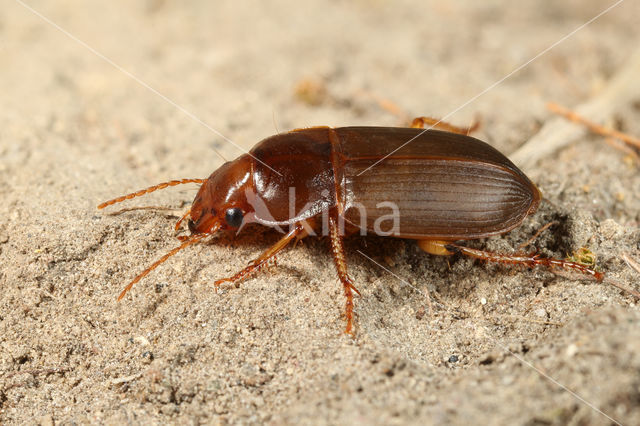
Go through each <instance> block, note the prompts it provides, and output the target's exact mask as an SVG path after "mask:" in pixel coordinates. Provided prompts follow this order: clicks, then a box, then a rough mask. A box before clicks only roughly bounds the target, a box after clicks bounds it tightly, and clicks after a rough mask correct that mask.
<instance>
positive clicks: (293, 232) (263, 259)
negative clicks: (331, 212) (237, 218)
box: [213, 223, 307, 287]
mask: <svg viewBox="0 0 640 426" xmlns="http://www.w3.org/2000/svg"><path fill="white" fill-rule="evenodd" d="M306 236H307V230H306V229H305V226H304V225H303V224H302V223H297V224H295V225H294V226H293V227H292V228H291V229H290V230H289V232H287V234H286V235H285V236H284V237H282V239H280V241H278V242H277V243H275V244H274V245H272V246H271V247H269V248H268V249H267V250H265V251H264V252H263V253H262V254H261V255H260V256H259V257H258V258H257V259H255V260H254V261H252V262H251V263H250V264H249V266H247V267H246V268H244V269H243V270H241V271H240V272H238V273H237V274H235V275H233V276H231V277H229V278H221V279H219V280H217V281H216V282H214V283H213V284H214V285H215V286H216V287H219V286H220V284H222V283H227V282H228V283H235V282H237V281H240V280H242V279H244V278H247V277H248V276H249V275H251V274H253V273H255V272H257V271H259V270H260V269H261V268H262V267H263V266H265V265H266V264H267V263H268V262H269V260H271V259H273V258H274V257H275V255H276V254H278V253H279V252H280V251H282V249H284V248H285V247H286V246H287V245H288V244H289V243H290V242H291V241H293V240H294V239H296V238H297V239H301V238H304V237H306Z"/></svg>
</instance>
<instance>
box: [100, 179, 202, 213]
mask: <svg viewBox="0 0 640 426" xmlns="http://www.w3.org/2000/svg"><path fill="white" fill-rule="evenodd" d="M206 181H207V180H206V179H178V180H171V181H169V182H162V183H159V184H157V185H153V186H150V187H149V188H145V189H141V190H140V191H136V192H132V193H131V194H127V195H123V196H121V197H118V198H114V199H113V200H109V201H105V202H104V203H102V204H100V205H99V206H98V209H103V208H105V207H107V206H110V205H112V204H116V203H120V202H122V201H124V200H130V199H132V198H135V197H140V196H142V195H145V194H149V193H150V192H154V191H158V190H160V189H164V188H167V187H169V186H176V185H182V184H184V183H199V184H203V183H205V182H206Z"/></svg>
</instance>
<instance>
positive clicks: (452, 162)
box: [98, 117, 603, 333]
mask: <svg viewBox="0 0 640 426" xmlns="http://www.w3.org/2000/svg"><path fill="white" fill-rule="evenodd" d="M425 125H431V127H438V129H434V128H429V129H425V128H424V127H425ZM470 130H472V129H464V128H459V127H455V126H453V125H451V124H448V123H444V122H440V121H437V120H435V119H432V118H429V117H418V118H416V119H415V120H414V121H413V123H412V125H411V127H340V128H330V127H311V128H305V129H295V130H292V131H290V132H287V133H283V134H278V135H275V136H271V137H268V138H266V139H264V140H262V141H261V142H259V143H258V144H257V145H256V146H254V147H253V149H251V151H249V152H248V153H246V154H244V155H241V156H240V157H238V158H236V159H235V160H233V161H231V162H226V163H224V164H223V165H222V166H221V167H219V168H218V169H217V170H215V171H214V172H213V173H212V174H211V175H210V176H209V177H208V178H207V179H181V180H174V181H169V182H164V183H161V184H158V185H155V186H152V187H149V188H147V189H143V190H141V191H138V192H134V193H131V194H128V195H124V196H121V197H118V198H115V199H113V200H110V201H107V202H105V203H102V204H100V205H99V206H98V208H99V209H102V208H104V207H106V206H109V205H111V204H115V203H118V202H121V201H124V200H127V199H130V198H134V197H137V196H141V195H144V194H148V193H150V192H153V191H156V190H159V189H163V188H166V187H169V186H175V185H179V184H185V183H198V184H200V188H199V190H198V193H197V195H196V196H195V199H194V201H193V203H192V205H191V208H190V209H189V210H188V211H187V212H186V213H185V215H184V216H182V218H180V220H178V222H177V223H176V226H175V228H176V230H177V229H179V227H180V224H181V223H182V221H183V220H185V219H188V221H187V224H188V229H189V231H190V236H184V237H179V238H181V240H182V244H180V245H179V246H177V247H175V248H174V249H173V250H171V251H169V252H168V253H167V254H165V255H164V256H163V257H161V258H160V259H159V260H157V261H156V262H154V263H153V264H152V265H151V266H149V267H148V268H147V269H145V270H144V271H143V272H142V273H140V274H139V275H138V276H137V277H135V278H134V279H133V280H132V281H131V282H130V283H129V284H128V285H127V286H126V287H125V288H124V290H122V292H121V293H120V295H119V297H118V300H121V299H122V298H123V297H124V296H125V294H126V293H127V292H128V291H129V290H130V289H131V288H132V287H133V285H134V284H135V283H137V282H138V281H140V280H141V279H142V278H143V277H145V276H146V275H147V274H148V273H149V272H151V271H152V270H154V269H155V268H156V267H158V265H160V264H161V263H163V262H164V261H166V260H167V259H168V258H169V257H171V256H173V255H174V254H176V253H177V252H178V251H180V250H182V249H184V248H185V247H187V246H189V245H192V244H195V243H197V242H199V241H201V240H202V239H203V238H205V237H207V236H210V235H213V234H216V233H217V232H218V231H224V230H227V231H236V232H240V231H241V230H242V228H243V227H244V226H245V225H247V224H249V223H258V224H260V225H263V226H267V227H271V228H277V229H279V230H281V231H282V232H283V233H284V236H283V237H282V238H281V239H280V240H279V241H278V242H276V243H275V244H274V245H273V246H272V247H270V248H268V249H267V250H266V251H264V252H263V253H262V254H261V255H260V256H259V257H258V258H257V259H255V260H253V261H252V262H251V263H250V264H249V265H248V266H247V267H245V268H244V269H242V270H241V271H239V272H238V273H236V274H235V275H233V276H231V277H228V278H222V279H219V280H217V281H216V282H215V285H216V286H219V285H220V284H222V283H237V282H238V281H240V280H242V279H244V278H246V277H248V276H250V275H251V274H253V273H254V272H256V271H257V270H259V269H260V268H262V267H263V266H265V265H266V264H267V263H268V262H269V261H270V260H271V259H273V258H274V256H275V255H276V254H278V253H279V252H280V251H282V250H283V249H284V248H285V247H286V246H287V245H289V243H291V242H292V241H294V240H299V239H302V238H304V237H307V236H310V235H325V236H328V237H329V241H330V245H331V254H332V256H333V261H334V265H335V268H336V271H337V274H338V278H339V279H340V282H341V283H342V285H343V289H344V295H345V297H346V306H345V314H346V315H345V317H346V328H345V332H347V333H351V332H352V330H353V308H354V304H353V293H354V292H355V293H358V294H359V292H358V290H357V289H356V287H355V285H354V283H353V281H352V279H351V278H350V277H349V274H348V271H347V264H346V261H345V258H346V257H345V249H344V244H343V238H344V237H345V236H348V235H351V234H355V233H358V232H359V233H361V234H364V233H367V232H370V233H375V234H378V235H383V236H387V237H395V238H406V239H413V240H416V241H417V243H418V246H419V247H420V248H421V249H422V250H424V251H426V252H428V253H430V254H435V255H452V254H455V253H460V254H463V255H466V256H470V257H474V258H478V259H483V260H486V261H493V262H501V263H511V264H521V265H526V266H529V267H533V266H536V265H543V266H547V267H561V268H565V269H573V270H576V271H578V272H581V273H583V274H587V275H590V276H592V277H594V278H596V279H597V280H599V281H601V280H602V279H603V274H602V273H601V272H597V271H595V270H594V269H591V268H589V267H587V266H585V265H582V264H580V263H576V262H571V261H567V260H561V259H553V258H543V257H539V256H537V255H527V254H498V253H491V252H487V251H482V250H477V249H473V248H469V247H465V246H463V245H460V244H458V243H457V242H458V241H461V240H473V239H479V238H485V237H489V236H491V235H498V234H503V233H506V232H508V231H510V230H512V229H514V228H515V227H517V226H518V225H520V224H521V223H522V222H523V220H524V219H525V218H526V217H527V216H529V215H531V214H533V213H534V212H535V211H536V210H537V208H538V206H539V204H540V201H541V199H542V195H541V193H540V191H539V190H538V188H537V187H536V186H535V185H534V184H533V183H532V182H531V180H530V179H529V178H528V177H527V176H526V175H525V174H524V173H523V172H522V171H521V170H520V169H518V168H517V167H516V166H515V165H514V164H513V163H512V162H511V161H510V160H509V159H508V158H507V157H506V156H504V155H503V154H501V153H500V152H499V151H498V150H496V149H495V148H493V147H491V146H490V145H488V144H487V143H485V142H482V141H480V140H478V139H476V138H473V137H471V136H469V135H468V133H469V131H470ZM385 222H387V225H386V228H385V229H383V227H384V226H383V224H384V223H385ZM389 225H390V226H389Z"/></svg>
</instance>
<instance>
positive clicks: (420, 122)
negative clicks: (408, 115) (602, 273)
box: [411, 117, 480, 135]
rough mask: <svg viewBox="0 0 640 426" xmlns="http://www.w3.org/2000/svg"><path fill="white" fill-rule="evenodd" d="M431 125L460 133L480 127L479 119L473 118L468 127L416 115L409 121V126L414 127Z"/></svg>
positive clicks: (422, 127)
mask: <svg viewBox="0 0 640 426" xmlns="http://www.w3.org/2000/svg"><path fill="white" fill-rule="evenodd" d="M425 125H427V126H432V127H433V128H435V129H440V130H446V131H447V132H453V133H459V134H461V135H468V134H469V133H472V132H475V131H476V130H478V129H479V128H480V121H478V120H475V121H474V123H473V124H472V125H471V126H470V127H458V126H454V125H453V124H449V123H447V122H446V121H442V120H438V119H436V118H432V117H416V118H414V119H413V121H412V122H411V127H413V128H415V129H424V126H425Z"/></svg>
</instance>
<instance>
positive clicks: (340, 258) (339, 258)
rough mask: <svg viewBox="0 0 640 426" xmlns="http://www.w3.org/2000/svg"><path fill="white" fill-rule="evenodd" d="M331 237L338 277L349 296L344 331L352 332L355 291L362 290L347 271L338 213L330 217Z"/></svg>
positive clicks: (346, 294) (346, 295)
mask: <svg viewBox="0 0 640 426" xmlns="http://www.w3.org/2000/svg"><path fill="white" fill-rule="evenodd" d="M329 239H330V241H331V254H332V255H333V263H334V265H335V266H336V271H337V272H338V278H339V279H340V282H341V283H342V285H343V287H344V296H345V297H346V298H347V302H346V305H345V316H346V318H347V327H346V328H345V330H344V332H345V333H348V334H351V333H352V332H353V331H352V329H353V292H352V290H353V291H355V292H356V293H357V294H358V296H359V295H360V292H359V291H358V289H357V288H355V286H354V285H353V281H352V280H351V277H349V274H348V273H347V261H346V257H345V254H344V243H343V241H342V235H340V228H339V226H338V218H337V215H330V217H329Z"/></svg>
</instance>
